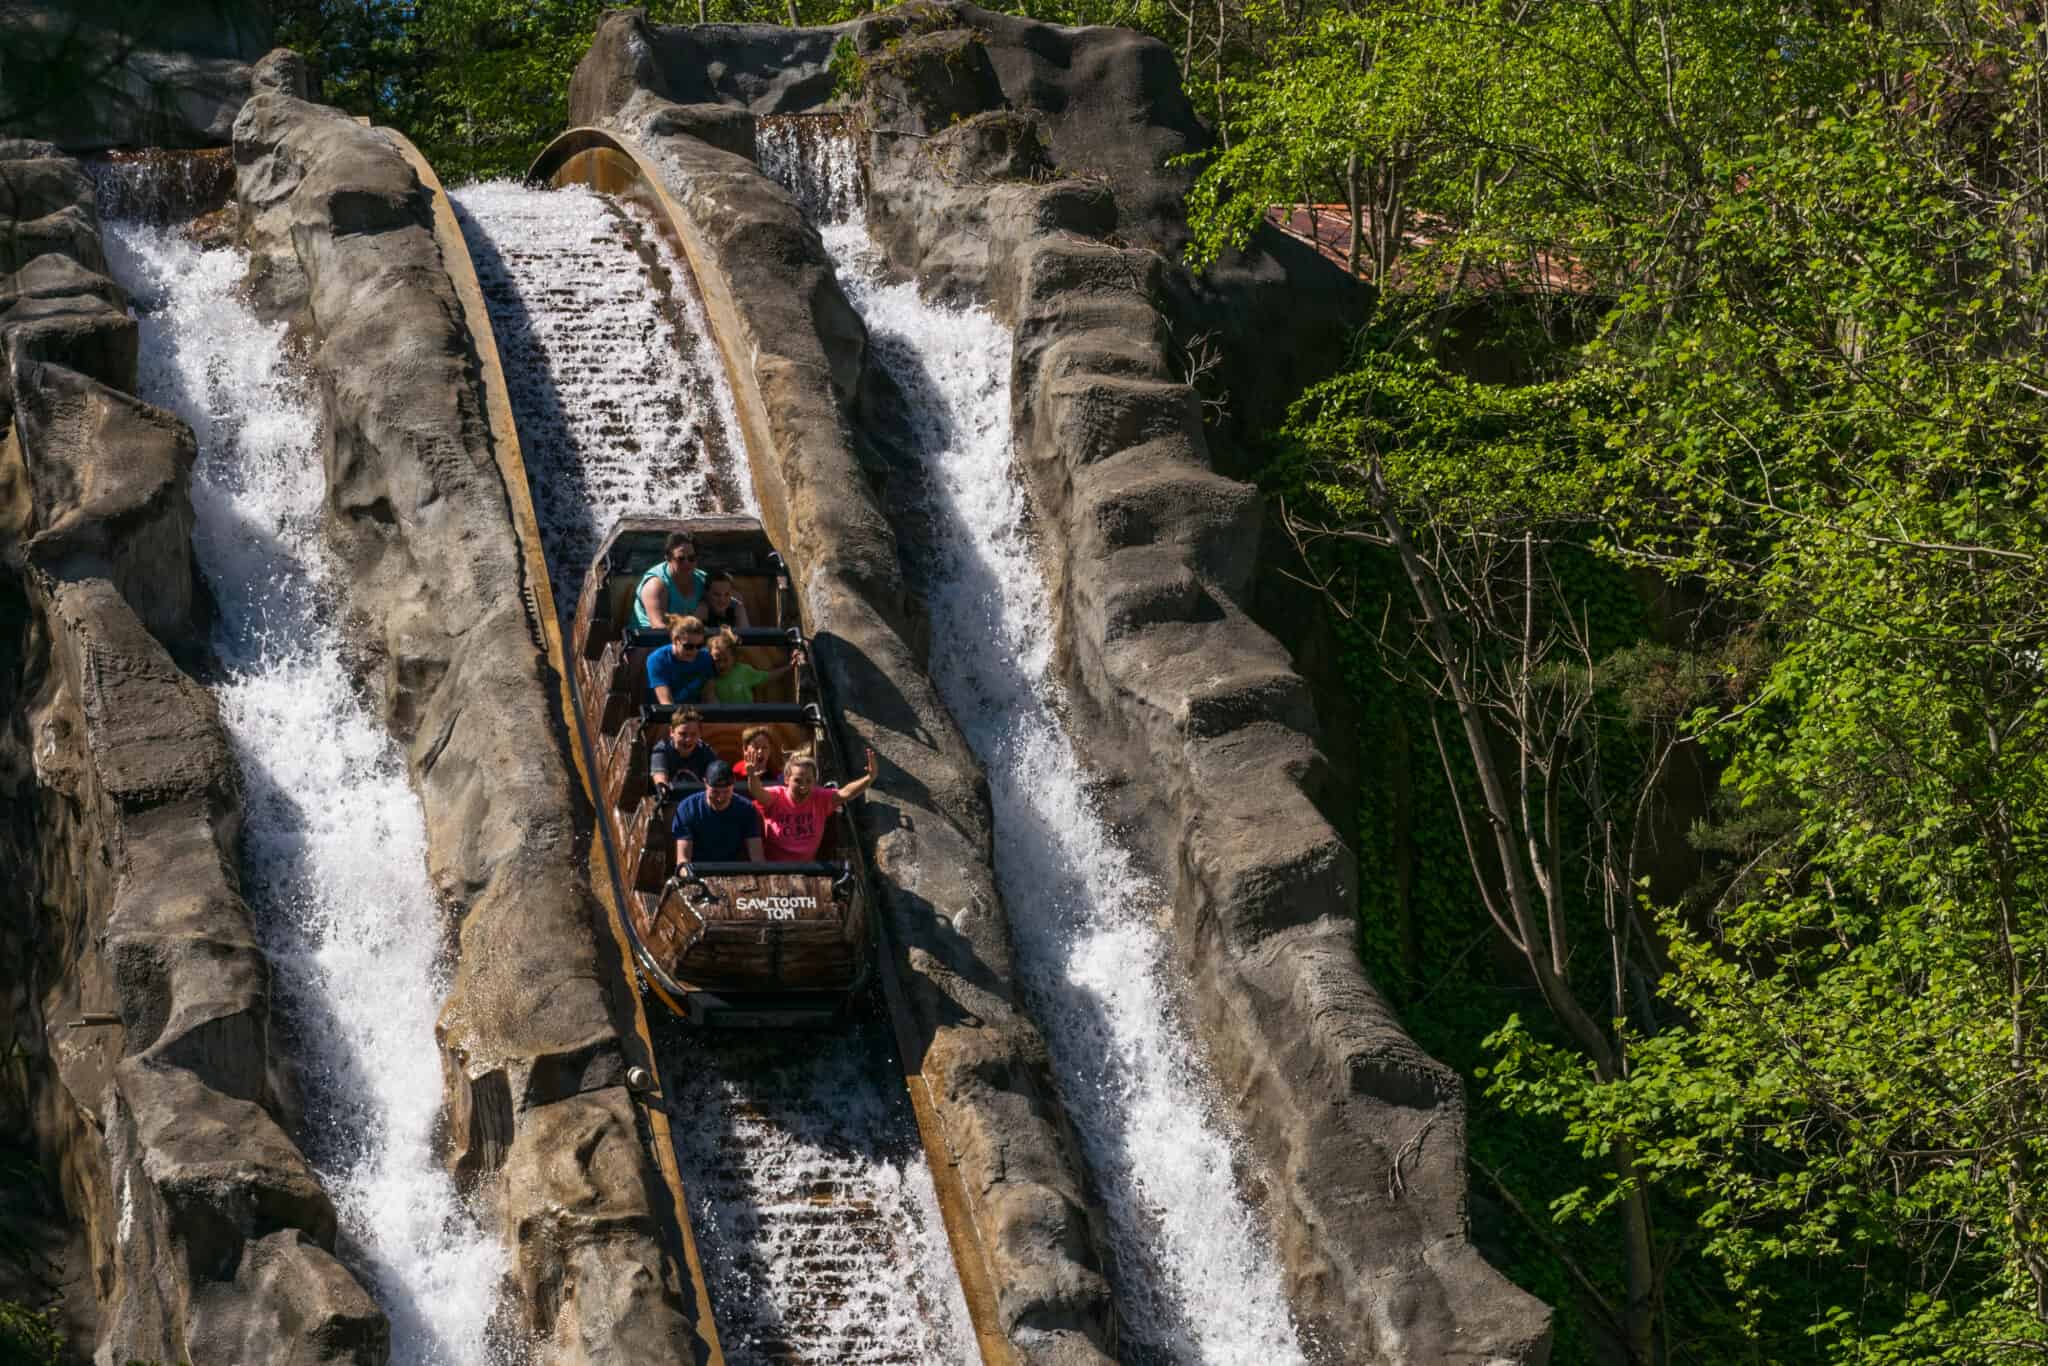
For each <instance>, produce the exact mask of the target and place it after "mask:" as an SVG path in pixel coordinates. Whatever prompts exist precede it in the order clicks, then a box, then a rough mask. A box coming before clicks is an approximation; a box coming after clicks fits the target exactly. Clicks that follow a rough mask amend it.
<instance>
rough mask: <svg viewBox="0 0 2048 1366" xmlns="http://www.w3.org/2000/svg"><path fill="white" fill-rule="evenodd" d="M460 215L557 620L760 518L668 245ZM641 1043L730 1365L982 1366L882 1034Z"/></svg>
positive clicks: (608, 215)
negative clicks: (643, 530) (610, 535)
mask: <svg viewBox="0 0 2048 1366" xmlns="http://www.w3.org/2000/svg"><path fill="white" fill-rule="evenodd" d="M452 197H453V198H454V200H455V202H456V205H457V211H458V214H459V216H460V218H461V220H462V226H463V233H464V236H465V237H466V239H467V240H468V242H469V247H470V252H471V255H472V256H473V257H474V259H475V261H476V265H477V274H478V276H479V277H480V278H481V280H482V281H483V286H484V295H485V300H486V302H487V304H488V306H489V308H490V313H491V324H492V327H493V328H494V330H495V331H496V332H497V336H498V345H499V354H500V357H501V359H502V361H503V363H504V367H505V373H506V384H507V386H508V388H509V389H510V392H511V401H512V410H513V415H514V417H515V418H516V419H517V421H518V424H519V438H520V446H521V449H522V450H523V452H524V453H525V458H526V463H527V468H528V471H529V475H530V477H531V479H532V481H533V485H534V495H535V504H536V511H537V513H538V515H539V518H540V523H541V536H542V539H543V540H544V541H545V542H546V543H547V546H548V554H549V568H550V571H551V572H552V574H553V578H554V585H555V591H556V595H557V601H556V607H557V610H559V611H561V612H563V613H564V614H565V616H566V615H567V614H569V613H573V611H574V609H575V595H576V592H577V590H578V587H579V586H580V584H581V583H582V579H583V573H584V570H585V569H586V568H587V566H588V562H589V558H590V556H591V554H593V553H594V552H595V550H596V547H597V545H598V543H599V541H600V540H601V539H602V537H603V535H604V533H605V532H606V531H607V530H608V529H609V528H610V526H611V524H612V522H613V521H614V520H615V519H616V518H617V517H618V516H619V515H620V514H621V513H624V512H628V511H633V512H654V513H658V514H661V515H667V516H687V515H692V514H704V513H718V512H728V511H748V512H755V511H757V509H756V508H755V507H754V505H753V502H752V487H753V485H752V480H751V478H750V476H749V472H748V469H747V465H746V458H745V454H744V446H743V444H742V441H741V438H740V436H739V423H738V421H737V419H736V417H735V415H734V412H733V405H732V396H731V392H730V390H729V388H728V387H727V383H726V379H725V376H724V371H723V368H722V366H721V364H720V362H719V360H718V357H717V353H716V350H715V348H714V347H713V346H712V345H711V343H710V340H709V339H710V332H709V329H708V328H707V327H706V326H705V324H704V320H703V315H702V312H701V310H700V308H699V306H698V305H697V303H696V288H695V284H694V282H693V281H692V280H691V278H690V276H689V272H688V270H687V268H686V267H685V266H684V265H683V264H682V263H680V262H678V261H677V260H676V259H675V258H674V256H673V255H672V254H670V253H669V252H668V251H667V249H666V248H665V247H661V246H659V238H658V237H657V236H656V235H655V234H654V233H653V232H652V231H650V230H649V229H647V228H646V227H645V226H644V225H642V224H640V223H639V222H638V221H637V220H636V219H635V218H634V217H633V215H632V213H631V212H630V211H629V210H627V209H626V208H624V207H623V206H620V205H618V204H616V203H614V202H613V201H611V200H609V199H606V198H604V197H602V196H600V195H597V194H594V193H592V192H590V191H588V190H585V189H582V188H569V189H561V190H536V189H529V188H525V187H521V186H514V185H502V184H487V185H472V186H467V187H465V188H462V189H458V190H456V191H454V193H453V196H452ZM650 242H652V243H654V244H655V248H654V249H653V250H652V251H650V249H649V243H650ZM664 294H666V296H667V297H668V298H669V299H672V300H676V301H677V303H678V306H677V307H675V308H664V307H663V306H662V302H661V301H662V298H663V295H664ZM654 1027H655V1033H656V1039H655V1045H656V1056H657V1059H658V1060H659V1062H660V1066H661V1074H662V1079H663V1083H664V1086H665V1088H666V1089H667V1091H668V1100H669V1104H670V1105H671V1106H672V1107H673V1109H674V1111H675V1113H676V1116H677V1118H676V1121H675V1124H674V1126H673V1131H674V1136H675V1155H676V1159H677V1165H678V1168H679V1170H680V1171H681V1173H682V1178H683V1186H684V1189H685V1191H686V1192H687V1194H688V1197H689V1202H690V1214H691V1225H692V1228H693V1230H694V1232H695V1234H696V1238H697V1246H698V1250H699V1252H700V1254H701V1256H702V1260H703V1265H704V1271H705V1275H706V1278H707V1280H708V1283H709V1286H710V1291H711V1304H712V1312H713V1316H714V1317H715V1319H716V1320H717V1323H718V1330H719V1337H720V1342H721V1344H722V1346H723V1347H724V1350H725V1358H726V1360H727V1361H728V1362H730V1363H732V1366H747V1363H754V1362H780V1361H791V1360H795V1361H817V1362H832V1363H835V1366H841V1364H842V1363H843V1364H844V1366H858V1364H859V1363H876V1364H877V1366H879V1364H880V1363H895V1362H910V1361H915V1362H934V1363H936V1362H948V1363H967V1362H973V1361H976V1360H979V1354H978V1352H977V1349H976V1346H975V1342H974V1333H973V1328H972V1325H971V1323H970V1321H969V1318H968V1313H967V1305H966V1301H965V1298H964V1296H963V1294H962V1292H961V1290H960V1286H959V1280H958V1277H957V1275H956V1274H955V1272H954V1270H953V1266H952V1263H951V1250H950V1245H949V1243H948V1240H947V1237H946V1232H945V1227H944V1223H943V1220H942V1218H941V1216H940V1213H939V1207H938V1198H937V1193H936V1191H935V1190H934V1188H933V1184H932V1178H931V1173H930V1171H929V1169H928V1168H927V1166H926V1164H925V1160H924V1153H923V1149H922V1148H921V1147H920V1145H919V1142H918V1135H917V1124H916V1117H915V1116H914V1115H913V1114H912V1112H911V1109H910V1101H909V1097H908V1095H907V1094H906V1093H905V1091H904V1087H903V1081H902V1069H901V1066H900V1063H899V1062H898V1060H897V1059H896V1058H895V1056H894V1049H893V1047H892V1046H891V1043H890V1040H889V1035H888V1030H887V1028H886V1026H885V1025H884V1024H883V1023H882V1022H881V1021H879V1020H878V1019H875V1018H872V1017H864V1018H860V1019H857V1020H855V1021H853V1022H851V1024H850V1026H849V1028H848V1029H847V1031H846V1032H845V1033H844V1034H841V1035H837V1036H832V1037H821V1036H817V1035H799V1036H777V1035H770V1036H765V1037H759V1038H754V1037H747V1036H730V1035H706V1034H702V1033H699V1032H697V1031H693V1030H690V1029H688V1028H687V1027H684V1026H681V1025H679V1024H676V1023H673V1022H671V1021H667V1020H662V1019H657V1020H656V1021H655V1022H654Z"/></svg>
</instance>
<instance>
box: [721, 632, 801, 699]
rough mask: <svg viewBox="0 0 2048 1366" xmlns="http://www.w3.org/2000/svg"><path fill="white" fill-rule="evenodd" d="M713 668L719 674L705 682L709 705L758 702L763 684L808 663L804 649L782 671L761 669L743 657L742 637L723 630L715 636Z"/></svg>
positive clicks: (791, 654) (794, 651)
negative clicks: (756, 697) (758, 691)
mask: <svg viewBox="0 0 2048 1366" xmlns="http://www.w3.org/2000/svg"><path fill="white" fill-rule="evenodd" d="M710 650H711V667H712V669H713V670H714V671H715V672H714V673H713V674H712V676H711V677H710V678H708V679H706V680H705V681H704V693H703V696H702V698H701V699H700V700H701V701H705V702H740V703H746V702H751V701H753V700H754V689H756V688H758V687H760V686H761V685H762V684H763V683H772V682H774V681H775V680H776V679H778V678H781V677H782V676H783V675H784V674H786V673H788V672H790V671H791V670H792V669H795V668H796V667H797V666H798V665H800V664H802V663H803V662H804V651H803V647H802V646H800V645H799V646H797V647H796V648H794V649H792V650H791V651H790V652H789V663H787V664H785V665H783V666H782V667H781V668H779V669H757V668H755V667H754V666H753V665H751V664H749V663H747V661H746V660H744V659H741V658H740V638H739V637H738V636H736V635H734V634H733V632H732V628H730V627H720V628H719V631H718V634H717V635H715V636H713V637H711V643H710Z"/></svg>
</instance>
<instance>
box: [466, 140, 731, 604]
mask: <svg viewBox="0 0 2048 1366" xmlns="http://www.w3.org/2000/svg"><path fill="white" fill-rule="evenodd" d="M449 198H450V200H451V201H453V203H454V205H455V212H456V216H457V218H458V219H459V220H460V222H461V224H462V232H463V237H464V239H465V240H466V241H467V242H468V244H469V253H470V258H471V260H472V261H473V262H474V263H475V265H476V273H477V279H478V281H479V283H481V285H482V286H483V291H484V298H485V301H486V303H487V305H488V307H489V309H490V314H491V327H492V330H493V331H495V332H496V333H497V338H498V356H499V359H500V361H501V362H502V363H503V365H504V367H505V380H506V384H507V385H508V386H509V387H510V389H511V400H512V407H513V410H514V411H515V412H516V413H517V415H518V420H519V444H520V450H521V452H522V453H523V454H524V456H525V459H526V470H527V479H528V482H529V483H530V484H531V485H532V488H533V499H534V509H535V512H536V514H537V515H538V516H539V518H540V525H541V539H542V541H543V542H544V548H545V550H546V552H547V559H548V574H549V577H550V578H551V579H552V580H553V581H554V585H555V589H556V591H557V593H558V594H561V595H563V596H564V602H565V606H564V609H563V610H564V620H565V621H566V620H567V619H568V617H569V616H571V615H573V614H574V612H575V610H576V601H575V594H576V590H577V589H578V588H579V587H580V586H581V585H582V583H583V573H584V571H585V570H586V569H588V568H589V567H590V557H591V556H592V555H594V554H595V553H596V552H597V546H598V542H599V541H600V540H602V539H603V537H604V533H605V532H606V531H607V530H609V529H610V528H611V525H612V523H613V522H615V521H617V520H618V519H619V517H620V516H622V515H624V514H625V513H628V512H635V513H646V514H650V515H654V516H667V517H688V516H693V515H700V514H703V513H706V512H713V511H720V510H724V509H726V508H735V509H736V510H740V511H754V510H755V507H754V501H753V498H754V492H753V483H752V481H751V480H750V479H748V478H747V475H746V462H745V458H744V457H743V456H739V455H736V451H737V450H738V442H737V438H736V437H735V436H734V435H733V434H734V433H736V432H738V431H739V419H738V417H737V416H736V415H735V413H734V411H733V399H732V389H731V386H730V385H728V384H727V383H726V379H725V371H724V369H723V367H722V366H720V365H719V364H718V362H717V357H716V355H715V354H714V353H713V352H712V348H711V345H710V343H709V341H708V340H707V339H708V338H709V337H710V335H711V333H710V329H709V328H707V327H706V326H705V325H704V314H703V305H702V303H701V301H699V299H698V297H697V291H696V287H695V285H694V284H693V283H692V282H691V279H690V275H689V272H688V270H687V269H686V268H685V267H684V266H683V265H682V264H681V263H680V262H678V261H677V260H676V258H675V256H674V254H673V253H672V252H670V250H669V248H668V246H667V244H666V243H664V242H663V241H662V240H661V239H660V237H659V236H658V235H656V234H654V233H652V232H649V231H647V230H646V229H644V228H643V226H642V225H641V224H640V223H639V222H638V221H637V220H636V219H634V218H633V217H632V216H631V215H630V214H628V213H626V211H625V210H624V209H622V208H620V207H619V206H618V205H616V204H615V203H613V202H612V201H611V200H610V199H607V198H605V197H604V196H602V195H598V194H595V193H592V192H591V191H589V190H586V189H584V188H582V187H580V186H577V187H572V188H569V189H564V190H552V191H536V190H530V189H528V188H526V187H525V186H523V185H517V184H513V183H511V182H508V181H492V182H487V183H484V184H477V185H465V186H463V187H462V188H460V189H458V190H455V191H453V192H452V193H451V194H450V195H449Z"/></svg>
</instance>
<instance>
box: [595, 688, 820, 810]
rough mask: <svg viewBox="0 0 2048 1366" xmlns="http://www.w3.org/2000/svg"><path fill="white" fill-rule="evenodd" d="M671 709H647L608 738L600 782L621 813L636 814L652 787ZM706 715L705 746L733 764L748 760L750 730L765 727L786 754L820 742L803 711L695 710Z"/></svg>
mask: <svg viewBox="0 0 2048 1366" xmlns="http://www.w3.org/2000/svg"><path fill="white" fill-rule="evenodd" d="M673 710H674V709H673V708H670V707H657V706H649V707H645V708H643V709H642V714H641V715H638V716H632V717H628V718H627V719H626V720H625V721H623V722H621V723H620V724H619V726H618V727H617V728H615V729H614V730H611V731H609V732H607V733H606V737H605V739H604V740H603V742H602V743H601V744H600V747H599V748H600V753H599V755H598V780H599V782H600V784H601V789H600V790H601V791H603V792H604V794H605V796H606V798H607V800H609V801H610V802H611V803H612V805H613V806H614V807H616V808H617V809H618V810H619V811H620V812H621V813H625V812H631V811H634V810H637V809H638V807H639V805H640V800H641V798H643V797H645V796H646V795H647V792H648V789H649V788H650V787H651V786H652V783H651V780H650V779H649V777H648V772H647V765H648V760H649V759H650V758H652V757H653V754H654V747H655V745H657V744H659V743H660V742H661V741H662V740H663V739H665V738H667V736H668V731H669V716H670V713H671V712H672V711H673ZM697 710H698V711H700V712H702V713H703V715H704V724H703V728H702V729H703V736H704V743H705V744H707V745H710V746H711V748H712V749H713V750H715V751H716V752H717V754H718V757H719V758H721V759H723V760H725V761H726V762H727V763H729V764H737V763H738V762H739V761H740V759H741V758H742V757H743V756H744V750H743V748H742V745H743V741H744V738H745V735H746V733H747V731H749V730H751V729H752V728H753V727H755V726H766V727H767V728H768V730H769V732H770V733H771V734H773V735H774V737H775V744H776V747H777V748H778V749H780V750H781V752H782V753H783V754H785V755H787V754H792V753H795V752H796V751H798V750H802V749H809V748H811V747H812V746H813V745H814V744H815V743H816V741H817V722H816V720H815V719H814V717H813V716H812V715H811V714H810V713H808V712H806V711H805V710H804V709H803V708H801V707H796V706H791V705H788V704H780V705H774V704H770V705H762V704H759V703H757V704H755V705H753V706H750V707H738V706H720V705H716V704H707V705H705V706H701V707H699V708H697Z"/></svg>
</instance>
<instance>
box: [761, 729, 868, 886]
mask: <svg viewBox="0 0 2048 1366" xmlns="http://www.w3.org/2000/svg"><path fill="white" fill-rule="evenodd" d="M782 779H783V785H782V786H780V787H768V786H766V785H764V784H763V782H762V781H761V775H760V773H759V772H758V771H755V770H749V771H748V773H747V795H748V796H749V797H751V798H752V799H753V802H754V805H755V806H757V807H759V808H760V810H761V826H762V839H761V844H762V848H763V850H764V851H765V852H766V853H767V855H768V861H769V862H770V863H808V862H810V861H811V860H812V859H813V858H815V857H817V853H818V845H819V843H820V842H822V841H823V840H824V838H825V822H826V821H828V820H830V819H832V813H833V812H834V811H837V810H838V809H839V806H840V804H841V803H842V802H845V801H847V800H849V799H851V798H854V797H858V796H859V795H860V794H861V793H863V792H865V791H867V790H868V787H869V785H870V784H872V783H873V782H874V781H875V752H874V751H873V750H869V751H868V771H867V772H866V773H864V774H862V775H861V776H860V777H858V778H855V779H854V780H853V781H852V782H850V783H848V784H847V785H846V786H845V787H841V788H830V787H819V786H818V761H817V760H816V759H814V758H812V757H811V756H810V755H808V754H792V755H790V756H789V763H788V766H787V767H785V768H784V769H783V770H782Z"/></svg>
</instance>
